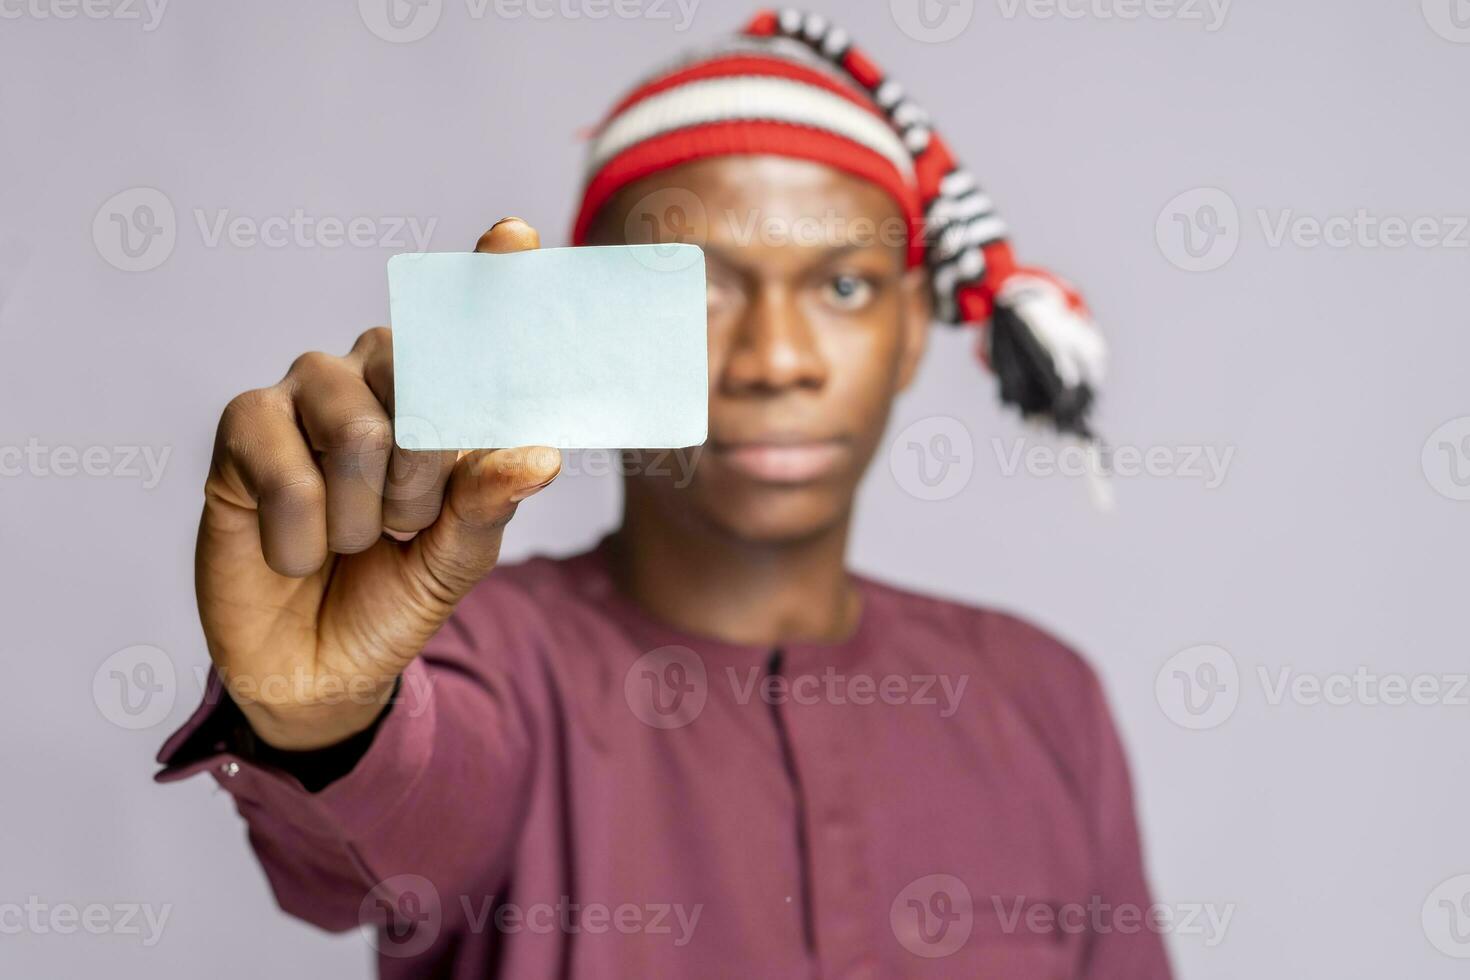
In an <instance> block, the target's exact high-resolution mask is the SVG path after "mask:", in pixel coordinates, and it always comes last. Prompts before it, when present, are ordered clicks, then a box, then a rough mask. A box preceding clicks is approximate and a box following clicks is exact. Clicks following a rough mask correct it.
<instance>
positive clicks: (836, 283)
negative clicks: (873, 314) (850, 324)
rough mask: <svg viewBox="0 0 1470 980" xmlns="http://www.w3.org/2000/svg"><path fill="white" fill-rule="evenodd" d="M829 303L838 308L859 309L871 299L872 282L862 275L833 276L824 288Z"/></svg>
mask: <svg viewBox="0 0 1470 980" xmlns="http://www.w3.org/2000/svg"><path fill="white" fill-rule="evenodd" d="M825 293H826V298H827V301H828V302H829V303H831V304H832V305H833V306H835V307H837V308H838V309H839V310H860V309H862V308H863V307H864V306H867V305H868V303H870V302H872V299H873V284H872V283H871V282H869V281H868V280H866V279H864V278H863V277H862V276H853V275H840V276H833V277H832V278H831V279H830V280H828V282H827V286H826V289H825Z"/></svg>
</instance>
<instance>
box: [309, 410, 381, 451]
mask: <svg viewBox="0 0 1470 980" xmlns="http://www.w3.org/2000/svg"><path fill="white" fill-rule="evenodd" d="M322 448H324V449H326V450H327V451H328V452H336V453H346V454H350V455H354V456H373V455H379V454H386V453H387V452H388V450H389V449H392V448H393V425H392V423H390V422H389V421H388V420H387V419H386V418H381V417H378V416H375V415H366V414H363V415H354V416H352V417H351V418H349V419H347V420H346V421H344V422H342V423H340V424H339V425H338V426H337V427H336V428H335V429H334V430H333V431H332V433H331V434H330V435H329V436H328V439H327V444H326V445H325V446H324V447H322Z"/></svg>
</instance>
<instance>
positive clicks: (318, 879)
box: [159, 550, 1169, 980]
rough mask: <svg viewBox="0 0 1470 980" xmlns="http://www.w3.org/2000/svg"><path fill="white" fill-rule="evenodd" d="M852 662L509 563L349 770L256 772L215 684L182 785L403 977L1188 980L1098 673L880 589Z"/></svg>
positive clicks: (307, 912) (1051, 645)
mask: <svg viewBox="0 0 1470 980" xmlns="http://www.w3.org/2000/svg"><path fill="white" fill-rule="evenodd" d="M859 586H860V588H861V591H862V598H863V612H862V619H861V622H860V624H859V626H858V628H857V630H856V632H855V633H854V635H853V636H852V637H851V638H850V639H848V640H847V641H845V642H842V643H837V644H811V643H793V644H790V645H787V646H785V647H784V648H781V649H779V650H772V649H769V648H757V647H744V646H734V645H731V644H728V643H722V642H718V641H715V640H710V639H707V638H704V637H700V636H694V635H689V634H686V633H681V632H677V631H675V630H672V629H670V628H668V627H666V626H664V625H662V624H660V623H658V622H655V621H653V620H651V619H650V618H649V617H648V616H647V615H646V614H644V613H643V612H641V611H640V610H639V609H638V608H636V607H635V606H634V605H633V604H632V603H630V602H629V601H628V600H626V599H624V598H623V597H621V596H620V595H619V594H618V593H617V592H616V591H615V589H614V587H613V584H612V582H611V580H610V578H609V576H608V574H607V571H606V566H605V558H604V555H603V553H602V551H601V550H597V551H593V552H590V553H588V554H585V555H581V556H578V557H576V558H572V559H569V560H566V561H551V560H547V559H536V560H532V561H529V562H526V563H525V564H522V565H517V566H507V567H502V568H499V569H497V570H496V571H495V572H494V573H493V574H492V575H490V577H489V578H488V579H487V580H486V581H485V582H483V583H481V585H480V586H479V587H478V588H477V589H476V590H475V591H474V592H473V593H472V594H471V595H470V596H469V597H468V598H467V599H465V601H464V602H462V603H461V604H460V606H459V609H458V610H457V611H456V613H455V614H454V617H453V618H452V619H451V620H450V621H449V623H448V624H447V625H446V626H445V627H444V628H443V629H442V630H441V631H440V633H439V635H438V636H437V637H436V638H435V639H434V641H433V642H432V643H430V644H429V646H428V648H427V649H426V650H425V651H424V653H423V655H422V656H421V657H419V658H418V660H416V661H415V662H414V663H413V665H412V666H410V667H409V669H408V671H407V672H406V673H405V674H404V677H403V681H402V684H401V687H400V696H399V699H398V701H397V703H395V704H394V705H393V706H392V707H391V708H390V709H389V711H388V712H387V713H386V714H385V715H384V718H383V720H382V722H381V724H380V725H379V727H378V729H377V730H376V732H375V733H374V734H373V735H372V736H371V742H370V744H369V745H368V746H367V748H366V751H365V752H364V753H363V754H362V755H361V757H360V758H359V759H358V760H357V761H356V764H355V765H353V766H352V767H351V771H350V772H348V773H347V775H345V776H343V777H342V778H340V779H337V780H336V781H334V782H331V783H330V784H329V785H327V786H326V787H325V788H323V789H320V790H319V791H318V792H314V793H313V792H309V791H308V790H307V789H306V788H304V787H303V785H302V783H301V782H300V781H299V780H298V779H297V778H295V777H294V776H292V775H289V774H288V773H287V772H286V771H284V770H283V769H281V768H279V767H277V766H273V765H268V764H265V763H263V762H261V761H260V760H259V759H258V758H257V757H256V756H255V754H254V753H252V752H250V751H249V750H248V748H247V743H248V741H249V739H248V738H245V739H243V740H242V738H241V733H240V731H239V725H240V718H239V713H238V709H236V708H234V706H233V704H232V703H230V702H229V700H228V698H224V697H222V696H221V695H220V691H219V685H218V682H217V681H213V682H212V683H211V687H210V691H209V692H208V694H207V695H206V700H205V704H204V705H203V706H201V708H200V709H199V711H198V712H196V713H195V715H194V717H193V718H191V719H190V721H189V722H188V723H187V724H186V725H185V726H184V727H183V728H182V729H181V730H180V731H178V732H177V733H175V734H174V736H173V737H172V738H170V739H169V741H168V743H167V744H166V745H165V746H164V748H163V751H162V752H161V753H160V761H161V762H164V763H165V764H166V765H167V767H168V768H167V769H165V770H164V772H162V773H160V775H159V778H160V779H161V780H165V781H171V780H177V779H182V778H184V777H186V776H189V775H191V774H193V773H196V772H200V771H204V770H209V771H210V772H211V773H212V774H213V775H214V777H215V779H217V780H218V781H219V783H220V785H222V786H223V787H224V788H225V789H226V790H228V791H229V792H230V793H231V794H233V796H234V798H235V801H236V805H237V807H238V809H239V811H240V814H241V815H242V816H243V817H244V818H245V820H246V821H247V823H248V824H249V828H250V842H251V845H252V846H253V847H254V849H255V852H256V854H257V856H258V857H259V859H260V862H261V864H262V865H263V867H264V868H265V872H266V875H267V876H268V877H269V879H270V883H271V886H272V888H273V889H274V890H275V894H276V897H277V899H278V901H279V902H280V904H281V907H282V908H284V909H285V910H286V911H287V912H290V913H291V914H292V915H296V916H299V917H300V918H302V919H305V920H306V921H308V922H312V923H315V924H316V925H318V926H321V927H323V928H326V929H332V930H343V929H349V928H353V927H355V926H358V925H359V924H360V923H364V922H378V923H384V928H382V929H379V930H378V931H377V932H376V936H377V940H376V945H377V947H378V949H379V951H380V956H379V964H380V970H381V973H382V975H383V976H384V977H389V978H393V977H409V976H424V975H434V976H446V977H455V978H470V977H475V978H481V977H488V976H504V977H514V978H518V980H519V978H541V977H548V978H549V977H575V978H583V977H588V978H590V977H639V978H653V977H680V978H694V977H698V978H721V977H729V978H738V980H751V978H761V980H779V978H809V977H822V978H827V980H837V978H858V977H866V978H889V977H943V978H946V980H950V978H969V977H994V978H997V980H1032V978H1034V980H1060V978H1088V980H1104V978H1118V980H1155V978H1167V977H1168V975H1169V970H1168V966H1167V963H1166V959H1165V955H1164V951H1163V946H1162V943H1161V941H1160V936H1159V934H1158V928H1157V924H1156V920H1154V919H1152V918H1150V917H1149V915H1148V909H1149V906H1150V898H1149V894H1148V888H1147V885H1146V882H1145V879H1144V873H1143V868H1142V862H1141V860H1140V855H1139V843H1138V834H1137V830H1136V827H1135V823H1134V815H1133V807H1132V801H1131V792H1130V788H1129V780H1128V774H1127V770H1126V766H1125V763H1124V757H1123V752H1122V749H1121V747H1120V745H1119V742H1118V737H1117V734H1116V733H1115V731H1114V728H1113V725H1112V722H1111V721H1110V719H1109V717H1108V712H1107V708H1106V706H1105V704H1104V700H1103V696H1102V693H1101V691H1100V689H1099V686H1098V682H1097V679H1096V677H1095V676H1094V674H1093V672H1092V671H1091V670H1090V669H1089V668H1088V666H1087V665H1086V664H1085V663H1084V662H1083V661H1082V660H1081V659H1079V658H1078V657H1077V655H1076V654H1074V653H1073V652H1071V651H1070V650H1068V649H1067V648H1066V647H1064V646H1063V645H1062V644H1061V643H1059V642H1058V641H1056V640H1055V639H1053V638H1051V637H1050V636H1048V635H1047V634H1045V633H1043V632H1041V631H1040V630H1038V629H1036V628H1035V627H1033V626H1030V625H1028V624H1026V623H1024V622H1022V621H1020V620H1018V619H1016V618H1014V617H1012V616H1009V615H1006V614H1003V613H999V612H994V611H987V610H981V609H973V608H969V607H966V606H962V605H958V604H956V603H952V602H944V601H940V600H936V599H930V598H924V597H921V596H917V595H913V594H910V593H907V592H902V591H899V590H897V589H894V588H890V587H888V586H885V585H880V584H878V583H876V582H872V581H868V580H859Z"/></svg>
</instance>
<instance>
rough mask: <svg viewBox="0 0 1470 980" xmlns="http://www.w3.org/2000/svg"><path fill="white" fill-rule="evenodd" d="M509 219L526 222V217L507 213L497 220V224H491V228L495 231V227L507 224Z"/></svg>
mask: <svg viewBox="0 0 1470 980" xmlns="http://www.w3.org/2000/svg"><path fill="white" fill-rule="evenodd" d="M507 221H519V222H520V223H521V224H525V223H526V219H525V218H520V217H517V216H516V215H513V214H511V215H507V216H505V217H504V218H501V219H500V220H499V221H497V222H495V224H493V225H491V226H490V229H491V230H492V231H493V230H494V229H496V228H499V227H500V226H501V225H503V224H505V223H506V222H507Z"/></svg>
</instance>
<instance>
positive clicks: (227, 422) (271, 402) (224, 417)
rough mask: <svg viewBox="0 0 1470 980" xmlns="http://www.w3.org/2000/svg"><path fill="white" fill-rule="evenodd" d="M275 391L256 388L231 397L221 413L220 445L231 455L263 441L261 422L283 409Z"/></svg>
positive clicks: (217, 435) (218, 438) (217, 436)
mask: <svg viewBox="0 0 1470 980" xmlns="http://www.w3.org/2000/svg"><path fill="white" fill-rule="evenodd" d="M281 397H282V396H281V393H280V392H279V391H278V390H276V389H275V388H253V389H251V390H250V391H242V392H241V393H240V394H238V395H236V396H235V397H234V398H231V399H230V400H229V402H228V404H226V405H225V408H224V411H223V412H221V413H220V417H219V429H218V431H217V432H216V443H217V445H218V447H219V448H221V449H223V450H224V451H225V452H227V453H238V452H240V451H242V450H244V449H245V448H246V447H247V446H249V445H250V444H252V443H253V442H254V441H255V440H257V439H258V438H259V433H260V431H261V425H260V422H261V420H262V419H263V418H265V417H266V416H267V415H269V414H270V413H271V412H274V411H277V410H278V409H279V407H280V399H281Z"/></svg>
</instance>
